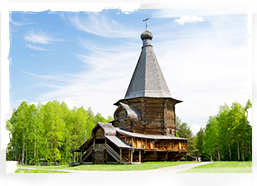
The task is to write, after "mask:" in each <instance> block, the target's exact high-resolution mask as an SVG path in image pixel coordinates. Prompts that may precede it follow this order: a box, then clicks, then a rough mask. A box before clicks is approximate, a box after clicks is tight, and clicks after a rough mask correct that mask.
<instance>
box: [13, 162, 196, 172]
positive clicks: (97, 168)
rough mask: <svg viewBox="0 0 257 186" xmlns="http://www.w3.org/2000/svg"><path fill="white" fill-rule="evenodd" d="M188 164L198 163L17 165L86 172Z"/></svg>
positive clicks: (148, 168)
mask: <svg viewBox="0 0 257 186" xmlns="http://www.w3.org/2000/svg"><path fill="white" fill-rule="evenodd" d="M188 163H198V162H179V161H177V162H145V163H141V164H102V165H79V166H75V167H72V166H69V165H60V166H24V165H17V166H18V167H29V168H36V169H40V170H48V169H55V170H60V169H62V170H86V171H137V170H150V169H158V168H162V167H170V166H176V165H180V164H188Z"/></svg>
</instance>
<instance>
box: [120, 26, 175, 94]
mask: <svg viewBox="0 0 257 186" xmlns="http://www.w3.org/2000/svg"><path fill="white" fill-rule="evenodd" d="M142 35H144V37H142ZM142 35H141V38H142V40H143V47H142V51H141V54H140V57H139V60H138V62H137V65H136V68H135V71H134V73H133V76H132V78H131V81H130V84H129V87H128V89H127V92H126V95H125V98H124V99H129V98H136V97H157V98H160V97H161V98H164V97H165V98H171V94H170V91H169V88H168V86H167V84H166V81H165V79H164V76H163V74H162V71H161V68H160V66H159V63H158V61H157V58H156V56H155V54H154V51H153V47H152V45H151V42H150V40H151V39H152V34H151V32H149V31H147V32H146V31H145V32H143V34H142ZM145 35H147V36H148V35H149V37H146V36H145ZM150 36H151V37H150Z"/></svg>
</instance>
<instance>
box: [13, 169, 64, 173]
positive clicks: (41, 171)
mask: <svg viewBox="0 0 257 186" xmlns="http://www.w3.org/2000/svg"><path fill="white" fill-rule="evenodd" d="M15 173H69V172H65V171H52V170H41V169H17V170H16V171H15Z"/></svg>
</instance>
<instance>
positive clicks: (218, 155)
mask: <svg viewBox="0 0 257 186" xmlns="http://www.w3.org/2000/svg"><path fill="white" fill-rule="evenodd" d="M218 159H219V161H220V148H218Z"/></svg>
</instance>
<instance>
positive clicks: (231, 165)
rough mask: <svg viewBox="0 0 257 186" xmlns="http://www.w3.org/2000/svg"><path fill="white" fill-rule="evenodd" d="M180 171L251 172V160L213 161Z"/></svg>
mask: <svg viewBox="0 0 257 186" xmlns="http://www.w3.org/2000/svg"><path fill="white" fill-rule="evenodd" d="M181 173H252V162H237V161H221V162H213V163H210V164H207V165H202V166H199V167H195V168H192V169H189V170H186V171H183V172H181Z"/></svg>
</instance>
